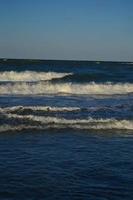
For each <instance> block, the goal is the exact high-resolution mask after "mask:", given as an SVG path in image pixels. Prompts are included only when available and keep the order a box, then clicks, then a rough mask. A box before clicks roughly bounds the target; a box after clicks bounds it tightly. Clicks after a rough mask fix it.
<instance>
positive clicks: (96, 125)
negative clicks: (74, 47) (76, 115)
mask: <svg viewBox="0 0 133 200" xmlns="http://www.w3.org/2000/svg"><path fill="white" fill-rule="evenodd" d="M6 119H8V120H11V122H12V123H13V122H15V124H3V125H1V126H0V132H3V131H9V130H22V129H34V128H35V129H37V130H39V129H48V128H73V129H95V130H100V129H102V130H106V129H107V130H108V129H117V130H133V120H117V119H114V118H111V119H102V118H101V119H94V118H91V117H90V118H88V119H65V118H58V117H45V116H35V115H24V116H23V115H18V114H6ZM16 121H17V124H16Z"/></svg>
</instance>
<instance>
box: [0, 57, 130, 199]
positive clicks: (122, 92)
mask: <svg viewBox="0 0 133 200" xmlns="http://www.w3.org/2000/svg"><path fill="white" fill-rule="evenodd" d="M0 199H2V200H18V199H19V200H21V199H25V200H30V199H31V200H34V199H39V200H42V199H48V200H54V199H58V200H73V199H74V200H78V199H82V200H83V199H85V200H122V199H123V200H125V199H126V200H132V199H133V63H130V62H102V61H100V62H99V61H63V60H62V61H58V60H55V61H54V60H15V59H14V60H11V59H1V60H0Z"/></svg>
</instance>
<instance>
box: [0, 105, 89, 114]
mask: <svg viewBox="0 0 133 200" xmlns="http://www.w3.org/2000/svg"><path fill="white" fill-rule="evenodd" d="M82 110H87V109H86V108H79V107H51V106H13V107H5V108H0V113H3V114H4V113H16V114H17V113H19V114H21V113H22V114H23V113H28V112H41V111H42V112H75V111H82Z"/></svg>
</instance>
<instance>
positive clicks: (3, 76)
mask: <svg viewBox="0 0 133 200" xmlns="http://www.w3.org/2000/svg"><path fill="white" fill-rule="evenodd" d="M67 75H71V73H56V72H35V71H24V72H15V71H10V72H8V71H5V72H1V73H0V81H8V82H10V81H12V82H14V81H23V82H24V81H26V82H30V81H34V82H36V81H46V80H52V79H54V78H63V77H64V76H67Z"/></svg>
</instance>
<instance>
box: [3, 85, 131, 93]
mask: <svg viewBox="0 0 133 200" xmlns="http://www.w3.org/2000/svg"><path fill="white" fill-rule="evenodd" d="M60 93H65V94H78V95H80V94H85V95H87V94H88V95H91V94H94V95H95V94H103V95H104V94H105V95H113V94H128V93H133V84H131V83H117V84H113V83H110V82H107V83H105V84H97V83H95V82H90V83H89V84H72V83H60V84H52V83H49V82H37V83H26V82H22V83H20V82H18V83H17V82H15V83H7V84H1V85H0V95H3V94H8V95H16V94H17V95H28V94H30V95H38V94H60Z"/></svg>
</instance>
